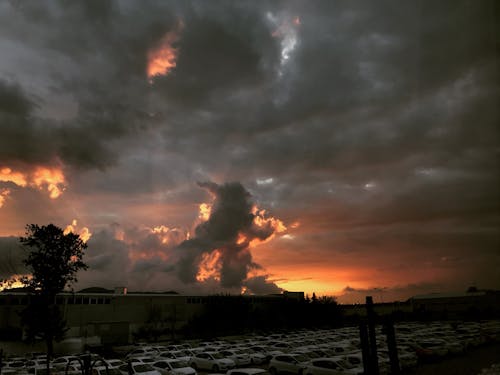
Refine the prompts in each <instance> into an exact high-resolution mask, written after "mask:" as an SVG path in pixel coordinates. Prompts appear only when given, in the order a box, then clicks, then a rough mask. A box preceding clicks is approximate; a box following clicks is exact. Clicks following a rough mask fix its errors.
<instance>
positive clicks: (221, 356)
mask: <svg viewBox="0 0 500 375" xmlns="http://www.w3.org/2000/svg"><path fill="white" fill-rule="evenodd" d="M212 357H214V358H215V359H222V358H224V355H222V353H212Z"/></svg>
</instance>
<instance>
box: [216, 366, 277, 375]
mask: <svg viewBox="0 0 500 375" xmlns="http://www.w3.org/2000/svg"><path fill="white" fill-rule="evenodd" d="M226 375H270V374H269V372H267V371H266V370H264V369H261V368H250V367H248V368H238V369H234V370H229V371H228V372H227V373H226Z"/></svg>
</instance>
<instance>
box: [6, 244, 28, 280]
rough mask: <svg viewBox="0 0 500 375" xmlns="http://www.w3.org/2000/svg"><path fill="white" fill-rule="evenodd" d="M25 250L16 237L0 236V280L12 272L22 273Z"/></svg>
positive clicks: (23, 270)
mask: <svg viewBox="0 0 500 375" xmlns="http://www.w3.org/2000/svg"><path fill="white" fill-rule="evenodd" d="M25 255H26V254H25V252H24V250H23V249H22V247H21V245H20V243H19V238H18V237H0V282H1V280H2V279H8V278H9V277H10V276H11V275H13V274H18V275H19V274H23V273H25V272H26V267H25V266H24V264H23V259H24V258H25Z"/></svg>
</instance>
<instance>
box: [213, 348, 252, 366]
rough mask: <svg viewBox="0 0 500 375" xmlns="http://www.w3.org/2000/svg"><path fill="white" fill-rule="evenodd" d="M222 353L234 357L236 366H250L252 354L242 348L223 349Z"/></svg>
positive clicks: (227, 356) (230, 357)
mask: <svg viewBox="0 0 500 375" xmlns="http://www.w3.org/2000/svg"><path fill="white" fill-rule="evenodd" d="M220 353H221V354H222V355H223V356H224V357H226V358H229V359H232V360H233V361H234V363H235V365H236V366H238V367H241V366H248V365H249V364H250V356H249V355H248V354H247V353H245V352H244V351H242V350H237V349H236V350H221V351H220Z"/></svg>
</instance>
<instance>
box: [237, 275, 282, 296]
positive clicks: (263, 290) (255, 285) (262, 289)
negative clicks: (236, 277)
mask: <svg viewBox="0 0 500 375" xmlns="http://www.w3.org/2000/svg"><path fill="white" fill-rule="evenodd" d="M244 285H245V286H246V288H247V292H249V293H253V294H275V293H281V292H282V291H283V289H281V288H280V287H278V286H277V285H276V284H275V283H273V282H271V281H270V280H269V276H267V275H264V276H255V277H249V278H248V279H247V280H245V283H244Z"/></svg>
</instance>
